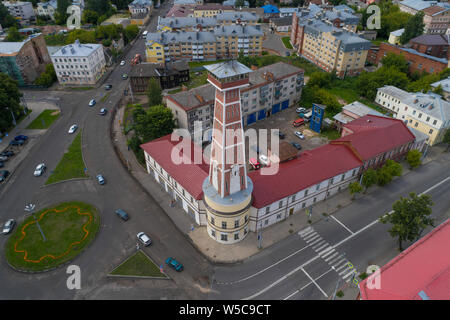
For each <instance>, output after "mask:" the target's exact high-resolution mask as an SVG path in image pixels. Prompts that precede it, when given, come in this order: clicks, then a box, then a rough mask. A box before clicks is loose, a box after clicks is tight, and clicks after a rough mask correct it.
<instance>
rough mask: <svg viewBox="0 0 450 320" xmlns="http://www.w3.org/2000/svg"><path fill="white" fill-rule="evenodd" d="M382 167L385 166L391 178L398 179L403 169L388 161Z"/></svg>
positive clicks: (397, 164) (398, 164)
mask: <svg viewBox="0 0 450 320" xmlns="http://www.w3.org/2000/svg"><path fill="white" fill-rule="evenodd" d="M384 166H386V167H387V168H388V170H389V172H390V174H391V176H392V177H400V176H401V175H402V172H403V167H402V166H401V164H400V163H398V162H396V161H394V160H391V159H388V160H386V163H385V164H384Z"/></svg>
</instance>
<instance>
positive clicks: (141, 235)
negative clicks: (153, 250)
mask: <svg viewBox="0 0 450 320" xmlns="http://www.w3.org/2000/svg"><path fill="white" fill-rule="evenodd" d="M137 238H138V240H139V241H140V242H142V244H143V245H144V246H149V245H151V244H152V240H151V239H150V238H149V236H147V235H146V234H145V233H144V232H139V233H138V234H137Z"/></svg>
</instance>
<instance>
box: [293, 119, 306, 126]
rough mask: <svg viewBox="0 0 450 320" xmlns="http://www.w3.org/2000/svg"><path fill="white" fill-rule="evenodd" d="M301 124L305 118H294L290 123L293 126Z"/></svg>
mask: <svg viewBox="0 0 450 320" xmlns="http://www.w3.org/2000/svg"><path fill="white" fill-rule="evenodd" d="M302 124H305V120H303V119H302V118H299V119H296V120H294V122H293V123H292V125H293V126H294V127H300V126H301V125H302Z"/></svg>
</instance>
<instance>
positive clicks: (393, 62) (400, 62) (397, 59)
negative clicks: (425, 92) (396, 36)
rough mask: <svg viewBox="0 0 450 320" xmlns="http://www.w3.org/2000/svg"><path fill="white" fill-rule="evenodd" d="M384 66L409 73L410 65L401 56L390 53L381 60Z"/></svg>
mask: <svg viewBox="0 0 450 320" xmlns="http://www.w3.org/2000/svg"><path fill="white" fill-rule="evenodd" d="M381 63H382V64H383V66H385V67H388V68H397V70H398V71H401V72H403V73H408V69H409V65H408V61H406V58H405V57H404V56H403V55H401V54H396V53H393V52H389V53H388V54H387V55H386V56H385V57H383V59H381Z"/></svg>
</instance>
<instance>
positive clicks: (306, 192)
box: [305, 189, 308, 197]
mask: <svg viewBox="0 0 450 320" xmlns="http://www.w3.org/2000/svg"><path fill="white" fill-rule="evenodd" d="M307 195H308V189H306V190H305V197H306V196H307Z"/></svg>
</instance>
